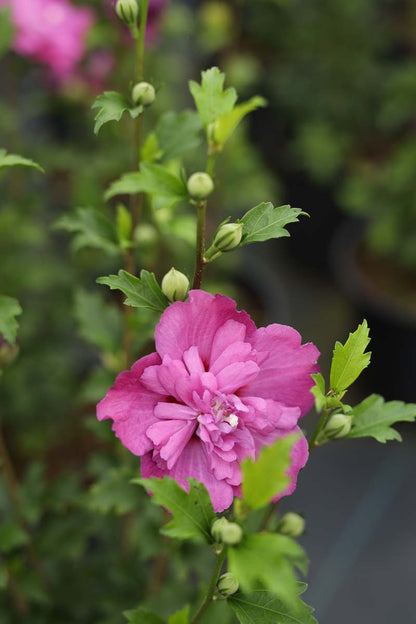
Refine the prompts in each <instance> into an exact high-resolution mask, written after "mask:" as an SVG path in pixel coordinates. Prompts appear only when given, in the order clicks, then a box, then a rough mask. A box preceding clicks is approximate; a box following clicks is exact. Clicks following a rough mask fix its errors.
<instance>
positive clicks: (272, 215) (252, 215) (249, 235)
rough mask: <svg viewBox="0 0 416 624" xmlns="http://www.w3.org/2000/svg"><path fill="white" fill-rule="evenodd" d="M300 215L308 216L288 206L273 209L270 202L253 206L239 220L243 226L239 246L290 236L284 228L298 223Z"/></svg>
mask: <svg viewBox="0 0 416 624" xmlns="http://www.w3.org/2000/svg"><path fill="white" fill-rule="evenodd" d="M300 215H305V216H308V215H307V213H306V212H303V211H302V210H301V209H300V208H292V207H291V206H289V205H285V206H277V207H275V206H273V204H272V203H271V202H263V203H262V204H259V205H258V206H255V207H254V208H252V209H251V210H249V211H248V212H247V213H246V214H245V215H244V216H243V217H242V218H241V219H240V222H241V223H243V224H244V229H243V237H242V239H241V243H240V246H242V245H248V244H249V243H257V242H262V241H267V240H270V239H272V238H282V237H286V236H290V234H289V232H288V231H287V230H286V229H285V226H286V225H288V224H289V223H296V222H297V221H299V219H298V217H299V216H300Z"/></svg>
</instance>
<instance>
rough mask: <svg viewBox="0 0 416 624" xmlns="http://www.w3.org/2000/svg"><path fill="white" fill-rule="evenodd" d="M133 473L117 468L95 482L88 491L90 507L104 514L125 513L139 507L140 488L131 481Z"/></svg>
mask: <svg viewBox="0 0 416 624" xmlns="http://www.w3.org/2000/svg"><path fill="white" fill-rule="evenodd" d="M131 476H132V475H131V473H130V471H128V470H126V469H118V468H115V469H113V470H110V471H108V472H107V473H106V475H105V477H104V479H102V480H101V481H98V482H97V483H94V485H92V486H91V488H90V490H89V492H88V507H89V508H90V509H92V510H93V511H98V512H100V513H103V514H107V513H110V512H112V511H114V512H115V513H116V514H118V515H123V514H125V513H128V512H129V511H132V510H133V509H135V508H136V507H137V504H138V502H139V496H138V490H137V488H136V487H135V486H134V485H133V484H132V483H131Z"/></svg>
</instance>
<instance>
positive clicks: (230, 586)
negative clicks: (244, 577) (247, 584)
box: [217, 572, 240, 598]
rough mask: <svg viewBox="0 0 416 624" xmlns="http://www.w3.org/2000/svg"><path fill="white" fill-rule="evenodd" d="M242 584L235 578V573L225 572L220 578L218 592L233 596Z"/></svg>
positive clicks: (222, 594)
mask: <svg viewBox="0 0 416 624" xmlns="http://www.w3.org/2000/svg"><path fill="white" fill-rule="evenodd" d="M239 587H240V584H239V582H238V580H237V579H236V578H235V576H234V574H231V572H225V574H222V575H221V576H220V578H219V579H218V583H217V589H218V592H219V593H220V594H221V596H223V597H224V598H228V596H232V595H233V594H235V593H236V592H237V591H238V588H239Z"/></svg>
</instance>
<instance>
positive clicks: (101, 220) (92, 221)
mask: <svg viewBox="0 0 416 624" xmlns="http://www.w3.org/2000/svg"><path fill="white" fill-rule="evenodd" d="M54 228H55V229H60V230H66V231H67V232H73V233H74V234H75V236H74V237H73V239H72V242H71V247H72V248H73V250H74V251H79V250H80V249H82V248H83V247H92V248H95V249H102V250H103V251H106V252H107V253H110V254H116V253H120V247H119V244H118V240H117V234H116V230H115V227H114V225H113V223H112V222H111V221H110V219H108V218H107V217H106V216H105V215H104V214H102V213H101V212H99V211H98V210H95V209H94V208H77V209H76V210H75V211H74V212H73V213H71V214H68V215H64V216H63V217H61V218H60V219H58V221H56V222H55V224H54Z"/></svg>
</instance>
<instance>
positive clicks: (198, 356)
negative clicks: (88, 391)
mask: <svg viewBox="0 0 416 624" xmlns="http://www.w3.org/2000/svg"><path fill="white" fill-rule="evenodd" d="M155 340H156V353H152V354H151V355H148V356H146V357H144V358H142V359H140V360H138V361H137V362H136V363H135V364H134V366H133V367H132V369H131V371H126V372H123V373H121V374H120V375H119V376H118V377H117V379H116V382H115V385H114V387H113V388H111V389H110V390H109V391H108V393H107V395H106V397H105V398H104V399H103V400H102V401H101V402H100V403H99V404H98V407H97V416H98V419H99V420H103V419H105V418H111V419H112V420H113V421H114V424H113V429H114V431H115V433H116V435H117V436H118V437H119V438H120V439H121V441H122V443H123V444H124V446H126V447H127V448H128V449H129V450H130V451H131V452H132V453H134V454H136V455H141V456H142V462H141V470H142V476H143V477H151V476H156V477H162V476H163V475H166V474H167V475H169V476H171V477H172V478H174V479H176V481H178V483H180V485H181V486H183V487H184V488H186V487H187V481H186V479H187V477H193V478H194V479H197V480H198V481H201V482H202V483H204V484H205V486H206V487H207V489H208V491H209V493H210V495H211V498H212V501H213V504H214V508H215V510H216V511H222V510H224V509H227V508H228V507H229V506H230V505H231V503H232V501H233V498H234V496H240V495H241V491H240V486H241V469H240V463H241V461H242V460H243V459H244V458H245V457H252V458H253V459H255V458H256V457H257V456H258V454H259V451H260V449H261V448H262V446H264V445H269V444H271V443H272V442H273V441H274V440H276V439H278V438H281V437H284V436H287V435H289V434H291V433H294V432H299V433H300V429H299V427H298V426H297V423H298V420H299V418H300V417H301V416H302V415H303V414H305V413H306V412H307V411H308V410H309V409H310V407H311V405H312V402H313V397H312V395H311V393H310V388H311V387H312V385H313V381H312V379H311V373H316V372H317V371H318V370H319V369H318V366H317V364H316V361H317V358H318V356H319V352H318V350H317V349H316V347H315V346H314V345H313V344H311V343H308V344H305V345H301V338H300V335H299V334H298V332H296V331H295V330H294V329H292V328H291V327H287V326H285V325H277V324H273V325H269V326H268V327H263V328H260V329H257V328H256V326H255V324H254V323H253V321H252V320H251V319H250V317H249V316H248V314H247V313H246V312H237V310H236V306H235V302H234V301H232V300H231V299H229V298H228V297H223V296H220V295H216V296H215V297H214V296H212V295H210V294H209V293H206V292H204V291H201V290H194V291H191V292H190V293H189V300H188V301H187V302H185V303H180V302H177V303H174V304H172V305H171V306H169V307H168V308H167V309H166V310H165V312H164V313H163V315H162V317H161V320H160V323H159V325H158V326H157V328H156V333H155ZM307 458H308V445H307V442H306V440H305V438H304V436H303V435H301V438H300V439H299V440H298V442H296V444H295V445H294V448H293V450H292V455H291V459H292V463H291V467H290V469H289V473H288V474H289V476H290V479H291V483H290V485H289V487H288V488H287V490H286V491H285V493H284V495H286V494H290V493H292V492H293V490H294V489H295V487H296V479H297V474H298V472H299V470H300V469H301V468H302V467H303V466H304V465H305V463H306V460H307Z"/></svg>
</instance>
